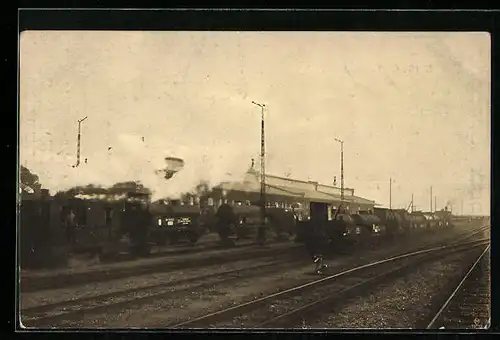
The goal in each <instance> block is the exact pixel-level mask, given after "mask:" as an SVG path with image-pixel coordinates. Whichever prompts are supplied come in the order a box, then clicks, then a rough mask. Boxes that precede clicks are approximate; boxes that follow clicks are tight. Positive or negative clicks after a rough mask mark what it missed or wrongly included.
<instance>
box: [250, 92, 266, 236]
mask: <svg viewBox="0 0 500 340" xmlns="http://www.w3.org/2000/svg"><path fill="white" fill-rule="evenodd" d="M252 104H254V105H256V106H258V107H260V109H261V128H260V219H261V226H260V228H259V232H258V236H257V241H258V242H260V243H263V242H264V241H265V233H264V231H265V229H264V228H265V222H266V160H265V157H266V154H265V142H264V141H265V138H264V108H265V107H266V105H265V104H261V103H257V102H254V101H252Z"/></svg>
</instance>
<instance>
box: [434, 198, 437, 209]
mask: <svg viewBox="0 0 500 340" xmlns="http://www.w3.org/2000/svg"><path fill="white" fill-rule="evenodd" d="M434 211H437V208H436V196H434Z"/></svg>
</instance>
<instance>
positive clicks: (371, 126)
mask: <svg viewBox="0 0 500 340" xmlns="http://www.w3.org/2000/svg"><path fill="white" fill-rule="evenodd" d="M19 58H20V59H19V60H20V64H19V65H20V66H19V120H18V122H19V136H20V137H19V143H20V144H19V158H18V166H19V182H18V200H17V203H18V221H17V222H18V223H17V238H18V282H19V289H18V295H17V299H18V306H19V308H18V310H19V315H18V318H19V320H20V326H21V328H24V329H128V328H135V329H137V328H140V329H153V328H154V329H237V330H241V329H297V330H300V329H435V330H438V329H445V330H450V329H451V330H457V329H458V330H461V329H487V328H489V327H490V323H491V317H490V309H491V303H490V290H491V289H490V272H491V270H490V225H491V221H490V185H491V184H490V166H491V164H490V153H491V147H490V144H491V136H490V129H491V119H490V111H491V108H490V106H491V76H490V73H491V66H490V64H491V43H490V35H489V34H488V33H482V32H368V31H367V32H347V31H345V32H343V31H331V32H326V31H322V32H319V31H316V32H314V31H296V32H285V31H283V32H272V31H260V32H257V31H253V32H251V31H240V32H238V31H91V30H89V31H77V30H73V31H71V30H61V31H55V30H54V31H43V30H27V31H23V32H22V33H21V34H20V36H19Z"/></svg>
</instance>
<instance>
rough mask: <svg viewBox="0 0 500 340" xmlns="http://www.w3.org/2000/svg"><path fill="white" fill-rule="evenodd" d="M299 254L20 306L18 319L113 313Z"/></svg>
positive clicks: (44, 322)
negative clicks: (27, 306) (161, 281)
mask: <svg viewBox="0 0 500 340" xmlns="http://www.w3.org/2000/svg"><path fill="white" fill-rule="evenodd" d="M303 259H304V258H303V256H300V257H297V256H293V255H292V256H287V257H285V258H283V259H281V260H273V259H268V260H269V262H266V263H263V264H257V265H254V266H250V267H245V268H238V269H232V270H226V271H222V272H217V273H213V274H208V275H203V276H195V277H190V278H186V279H182V280H176V281H171V282H166V283H161V284H156V285H150V286H146V287H139V288H130V289H126V290H121V291H117V292H111V293H106V294H100V295H95V296H91V297H83V298H78V299H74V300H70V301H61V302H56V303H50V304H45V305H39V306H35V307H30V308H24V309H21V312H20V314H21V320H22V322H23V325H24V326H26V327H37V328H38V327H56V326H58V325H59V324H61V323H64V322H65V321H68V320H69V321H71V320H78V319H80V318H81V317H82V316H84V315H85V314H87V315H88V314H98V313H113V312H114V311H119V310H120V309H123V308H125V307H126V308H131V307H134V306H141V305H144V304H147V303H149V302H152V301H154V300H156V299H168V298H169V297H172V296H176V295H179V294H180V295H182V294H192V293H193V292H195V291H203V290H205V289H207V288H210V287H212V286H214V285H217V284H223V283H224V284H227V283H230V282H231V281H235V280H239V279H242V278H244V277H252V276H256V275H265V274H268V273H272V272H275V271H279V270H286V268H289V267H294V266H297V264H300V263H304V260H303Z"/></svg>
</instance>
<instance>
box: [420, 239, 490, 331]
mask: <svg viewBox="0 0 500 340" xmlns="http://www.w3.org/2000/svg"><path fill="white" fill-rule="evenodd" d="M489 249H490V245H488V246H487V247H486V249H485V250H484V251H483V252H482V253H481V255H479V257H478V258H477V260H476V261H475V262H474V264H473V265H472V267H471V268H470V269H469V271H468V272H467V273H466V274H465V275H464V277H463V278H462V280H461V281H460V283H459V284H458V285H457V287H456V288H455V289H454V290H453V292H452V293H451V294H450V296H449V297H448V299H446V301H445V302H444V304H443V305H442V306H441V308H440V309H439V310H438V312H437V313H436V315H435V316H434V317H433V318H432V320H431V321H430V322H429V324H428V325H427V327H426V328H427V329H431V328H434V327H435V326H436V325H437V323H438V321H439V320H440V319H442V318H443V316H444V314H445V312H446V310H447V308H448V307H449V306H450V304H451V302H452V301H454V300H456V299H457V297H458V294H459V292H460V291H462V289H463V288H464V286H465V284H466V282H467V281H468V280H470V279H471V275H472V273H473V272H474V270H476V269H477V268H478V264H479V263H480V262H481V260H483V258H484V256H485V254H486V253H487V252H488V250H489ZM461 316H462V315H461ZM468 316H470V315H468ZM442 323H443V321H442ZM490 323H491V317H490V318H489V319H488V321H487V322H486V326H485V328H488V327H489V324H490ZM444 328H445V326H441V327H439V329H444Z"/></svg>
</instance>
